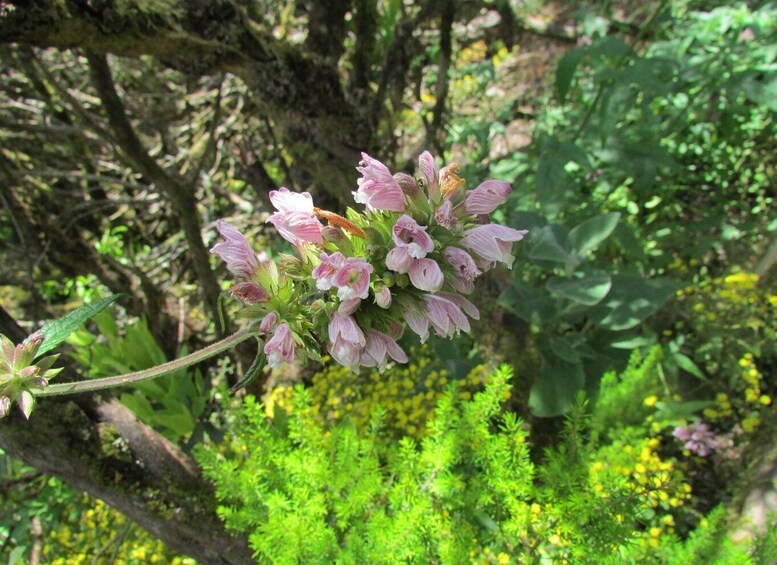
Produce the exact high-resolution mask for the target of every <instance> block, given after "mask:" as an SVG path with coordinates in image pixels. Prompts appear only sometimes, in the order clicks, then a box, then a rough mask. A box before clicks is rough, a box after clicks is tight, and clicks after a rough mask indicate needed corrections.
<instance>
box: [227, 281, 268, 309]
mask: <svg viewBox="0 0 777 565" xmlns="http://www.w3.org/2000/svg"><path fill="white" fill-rule="evenodd" d="M229 292H230V293H231V294H232V296H234V297H236V298H239V299H240V300H241V301H242V302H243V303H244V304H248V305H249V306H251V305H252V304H257V303H259V302H267V300H268V299H269V298H270V297H269V295H268V294H267V291H266V290H265V289H264V287H263V286H262V285H260V284H257V283H255V282H241V283H238V284H233V285H232V286H231V287H230V288H229Z"/></svg>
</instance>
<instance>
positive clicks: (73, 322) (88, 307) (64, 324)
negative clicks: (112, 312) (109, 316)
mask: <svg viewBox="0 0 777 565" xmlns="http://www.w3.org/2000/svg"><path fill="white" fill-rule="evenodd" d="M123 296H124V295H123V294H114V295H113V296H109V297H108V298H103V299H102V300H98V301H97V302H93V303H91V304H85V305H84V306H81V307H80V308H78V309H77V310H73V311H72V312H70V313H69V314H67V315H65V316H62V317H61V318H59V319H57V320H53V321H51V322H49V323H48V324H44V325H43V328H41V329H42V331H43V335H44V336H45V338H44V340H43V343H42V344H41V346H40V349H38V355H43V354H44V353H46V352H47V351H51V350H52V349H54V348H55V347H57V346H58V345H59V344H60V343H62V342H63V341H65V339H67V336H69V335H70V334H71V333H73V332H74V331H75V330H77V329H78V328H79V327H80V326H81V324H83V323H84V322H86V321H87V320H88V319H89V318H91V317H92V316H95V315H96V314H99V313H100V312H102V311H103V310H104V309H105V308H107V307H108V306H110V305H111V304H113V303H114V302H116V301H117V300H118V299H119V298H122V297H123Z"/></svg>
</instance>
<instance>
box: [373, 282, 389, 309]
mask: <svg viewBox="0 0 777 565" xmlns="http://www.w3.org/2000/svg"><path fill="white" fill-rule="evenodd" d="M375 304H377V305H378V306H380V307H381V308H388V307H389V306H391V291H390V290H389V289H388V288H387V287H385V286H384V287H381V288H380V289H376V290H375Z"/></svg>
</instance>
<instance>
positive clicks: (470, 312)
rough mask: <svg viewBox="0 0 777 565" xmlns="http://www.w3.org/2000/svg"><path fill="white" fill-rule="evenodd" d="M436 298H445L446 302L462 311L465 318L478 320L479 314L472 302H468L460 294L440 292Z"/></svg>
mask: <svg viewBox="0 0 777 565" xmlns="http://www.w3.org/2000/svg"><path fill="white" fill-rule="evenodd" d="M437 296H441V297H442V298H445V299H446V300H449V301H451V302H453V303H454V304H455V305H456V306H458V307H459V308H461V309H462V310H464V312H465V313H466V314H467V316H469V317H470V318H472V319H473V320H479V319H480V312H479V311H478V309H477V307H475V305H474V304H472V302H470V301H469V300H467V299H466V298H464V297H463V296H461V295H460V294H456V293H455V292H441V293H439V294H438V295H437Z"/></svg>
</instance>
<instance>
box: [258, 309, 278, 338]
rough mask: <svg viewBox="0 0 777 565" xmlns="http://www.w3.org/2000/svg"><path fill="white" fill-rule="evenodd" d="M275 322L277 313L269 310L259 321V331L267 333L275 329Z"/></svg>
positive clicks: (276, 322)
mask: <svg viewBox="0 0 777 565" xmlns="http://www.w3.org/2000/svg"><path fill="white" fill-rule="evenodd" d="M277 324H278V313H277V312H270V313H268V314H267V315H266V316H265V317H264V318H263V319H262V321H261V323H260V324H259V331H260V332H262V333H266V334H268V333H270V332H271V331H273V330H274V329H275V326H276V325H277Z"/></svg>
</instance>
